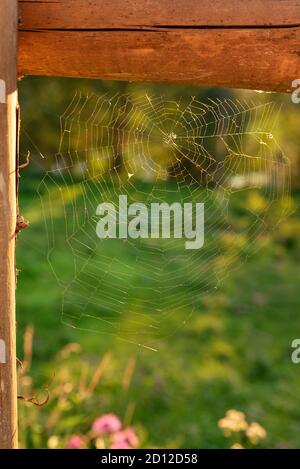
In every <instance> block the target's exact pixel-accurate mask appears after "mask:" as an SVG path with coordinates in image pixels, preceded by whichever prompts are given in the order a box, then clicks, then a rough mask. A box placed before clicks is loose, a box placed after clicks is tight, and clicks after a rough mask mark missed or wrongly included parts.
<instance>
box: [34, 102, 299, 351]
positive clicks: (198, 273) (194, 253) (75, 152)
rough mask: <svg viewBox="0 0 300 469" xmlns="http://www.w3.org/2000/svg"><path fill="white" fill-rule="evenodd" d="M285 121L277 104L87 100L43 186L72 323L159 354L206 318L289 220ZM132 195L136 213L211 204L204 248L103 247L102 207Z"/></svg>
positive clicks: (72, 115) (66, 118) (173, 242)
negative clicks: (280, 137)
mask: <svg viewBox="0 0 300 469" xmlns="http://www.w3.org/2000/svg"><path fill="white" fill-rule="evenodd" d="M277 115H278V109H277V108H276V105H275V104H274V103H272V102H268V103H263V104H257V103H254V102H252V101H250V102H243V101H241V100H236V99H229V98H228V99H215V100H211V99H207V100H206V101H203V102H199V101H198V100H197V99H196V98H195V97H191V98H190V97H189V98H181V99H180V100H178V101H175V100H170V99H167V98H164V97H161V96H148V95H129V94H126V95H123V94H115V95H104V96H97V95H94V94H92V95H89V96H86V95H82V94H81V93H76V95H75V96H74V97H73V99H72V101H71V102H70V104H69V106H68V107H67V109H66V110H65V112H64V114H63V115H62V116H61V118H60V128H61V136H60V144H59V149H58V152H57V154H56V155H55V159H54V162H53V159H52V163H51V167H50V168H49V169H48V170H47V171H46V172H45V174H44V176H43V178H42V180H41V182H40V184H39V188H38V193H39V196H40V201H41V206H42V211H43V215H44V221H45V228H46V233H47V243H48V253H47V256H48V260H49V263H50V266H51V269H52V271H53V273H54V275H55V276H56V278H57V281H58V282H59V284H60V286H61V288H62V291H63V301H62V321H63V322H64V323H66V324H69V325H71V326H72V327H80V328H82V329H85V330H91V331H94V332H100V333H108V334H118V336H119V337H121V338H123V339H124V340H128V341H131V342H133V343H135V344H139V345H142V346H145V347H149V348H152V345H153V343H154V341H155V338H156V337H161V336H164V335H167V334H171V333H173V332H174V331H176V330H177V329H178V328H180V327H181V326H182V324H184V323H185V322H186V321H187V320H188V319H189V317H190V316H191V315H192V314H201V301H202V298H203V295H204V294H207V293H208V292H213V291H215V289H216V288H218V286H219V285H220V282H221V281H222V280H223V279H224V277H225V276H226V275H227V273H228V272H229V271H232V270H233V269H235V268H236V267H237V266H238V265H239V264H240V263H241V262H243V261H244V260H245V259H246V258H247V257H248V255H249V254H251V253H253V252H254V251H255V250H256V249H257V248H258V247H259V246H260V245H261V244H263V240H264V238H265V237H266V236H268V233H270V232H271V231H272V230H274V229H275V228H276V225H277V224H278V222H279V221H280V220H281V219H282V217H283V216H285V212H286V205H287V204H286V200H287V198H288V195H289V190H290V187H289V162H288V160H287V158H286V157H285V156H284V154H283V153H282V151H281V149H280V147H279V145H278V144H277V142H276V139H275V135H274V126H275V123H276V118H277ZM120 194H126V195H127V197H128V204H129V203H132V202H143V203H144V204H146V205H147V206H150V204H151V203H152V202H168V203H172V202H180V203H181V204H184V203H185V202H193V203H196V202H202V203H204V206H205V241H204V246H203V247H202V248H201V249H199V250H186V249H184V242H185V239H174V237H172V236H171V237H170V239H151V238H148V239H130V238H127V239H99V238H98V237H97V236H96V231H95V229H96V223H97V221H98V220H99V217H98V216H96V207H97V205H98V204H99V203H101V202H103V201H108V202H112V203H114V204H115V205H116V206H117V203H118V196H119V195H120ZM233 211H236V213H237V214H238V216H239V222H238V224H237V223H235V224H234V225H233V224H232V216H233ZM63 233H64V234H63ZM65 253H68V254H69V255H68V257H66V256H65ZM66 258H68V259H69V260H68V261H66V260H63V259H66Z"/></svg>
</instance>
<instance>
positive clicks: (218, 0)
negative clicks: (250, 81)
mask: <svg viewBox="0 0 300 469" xmlns="http://www.w3.org/2000/svg"><path fill="white" fill-rule="evenodd" d="M19 6H20V25H19V27H20V29H21V30H32V29H44V30H45V29H104V28H137V29H143V28H151V27H159V26H181V27H204V26H206V27H207V26H208V27H226V26H227V27H228V26H230V27H246V26H248V27H249V26H267V27H270V26H295V25H299V24H300V3H299V0H248V1H245V0H126V1H124V0H101V1H99V0H97V1H96V0H94V1H87V0H55V1H53V0H43V1H41V0H29V1H28V0H20V1H19Z"/></svg>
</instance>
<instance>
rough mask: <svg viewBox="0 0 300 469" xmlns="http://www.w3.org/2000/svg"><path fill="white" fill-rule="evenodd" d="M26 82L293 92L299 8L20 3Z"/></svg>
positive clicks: (238, 1) (205, 0)
mask: <svg viewBox="0 0 300 469" xmlns="http://www.w3.org/2000/svg"><path fill="white" fill-rule="evenodd" d="M19 4H20V18H19V31H20V35H19V38H20V39H19V73H20V74H21V75H50V76H51V75H56V76H72V77H87V78H101V79H108V80H128V81H142V82H167V83H182V84H183V83H187V84H206V85H212V86H224V87H236V88H250V89H262V90H272V91H290V86H291V82H292V80H294V79H295V78H298V77H300V2H299V0H250V1H248V2H245V1H244V0H227V1H226V2H225V1H224V0H202V1H201V2H200V1H199V0H185V1H184V2H182V0H139V1H138V0H127V1H126V2H124V1H123V0H122V1H121V0H115V1H114V2H113V3H112V2H111V0H102V1H88V0H56V1H55V2H54V1H53V0H44V1H40V0H39V1H38V0H31V1H28V0H27V1H22V0H21V1H19Z"/></svg>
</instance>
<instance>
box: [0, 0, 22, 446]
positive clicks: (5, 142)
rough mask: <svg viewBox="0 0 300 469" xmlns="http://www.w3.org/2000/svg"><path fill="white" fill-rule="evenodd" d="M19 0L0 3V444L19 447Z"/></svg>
mask: <svg viewBox="0 0 300 469" xmlns="http://www.w3.org/2000/svg"><path fill="white" fill-rule="evenodd" d="M17 27H18V15H17V0H1V3H0V448H16V447H17V438H18V432H17V384H16V333H15V228H16V151H17V79H16V77H17Z"/></svg>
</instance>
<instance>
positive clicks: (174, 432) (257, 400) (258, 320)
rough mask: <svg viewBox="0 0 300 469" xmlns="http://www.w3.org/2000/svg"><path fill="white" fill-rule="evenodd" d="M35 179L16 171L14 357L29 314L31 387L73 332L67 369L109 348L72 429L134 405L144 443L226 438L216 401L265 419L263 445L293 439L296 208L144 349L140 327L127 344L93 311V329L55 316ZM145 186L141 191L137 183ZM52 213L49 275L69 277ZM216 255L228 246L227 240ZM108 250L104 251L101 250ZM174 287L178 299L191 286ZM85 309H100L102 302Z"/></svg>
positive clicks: (298, 442) (212, 443)
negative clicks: (18, 223)
mask: <svg viewBox="0 0 300 469" xmlns="http://www.w3.org/2000/svg"><path fill="white" fill-rule="evenodd" d="M36 183H37V180H36V179H35V178H29V177H28V179H26V180H25V179H24V181H23V180H22V181H21V194H20V200H21V211H22V213H24V214H25V216H26V215H27V216H28V218H29V219H31V226H30V228H29V229H28V230H27V232H24V233H21V234H20V236H19V239H18V249H17V266H18V268H20V270H21V272H20V274H19V277H18V288H17V305H18V306H17V322H18V350H19V356H21V355H22V351H21V346H22V336H23V332H24V330H25V328H26V326H27V325H28V324H34V326H35V331H36V333H35V340H34V355H33V368H32V376H33V379H34V381H35V382H36V384H37V387H38V386H42V385H43V383H45V382H47V380H49V379H50V378H51V377H52V378H53V382H54V384H55V379H56V378H55V363H54V362H53V356H54V355H55V354H56V353H57V352H58V351H59V350H60V349H61V348H62V347H63V346H64V345H65V344H67V343H69V342H78V343H79V344H80V345H81V347H82V350H83V354H82V357H81V359H82V364H81V362H80V361H79V362H78V357H76V358H75V357H74V359H73V362H72V359H70V360H71V361H70V362H69V366H70V367H71V368H72V367H74V373H79V372H80V367H81V366H83V364H84V363H85V361H88V362H90V363H91V364H93V365H96V364H97V363H98V361H99V359H100V358H101V357H102V356H103V355H104V354H105V352H107V351H110V352H111V353H112V357H113V358H112V363H111V365H110V368H109V370H108V372H107V374H105V376H104V377H103V380H102V381H101V383H100V387H99V388H98V390H97V393H98V394H97V396H96V399H98V400H96V402H97V404H96V405H95V406H94V407H92V408H91V409H90V415H83V414H81V413H80V412H81V411H80V408H78V415H79V417H80V418H79V419H77V420H76V419H75V421H72V420H71V423H70V424H69V426H71V427H74V428H73V429H72V430H74V431H80V430H81V429H84V428H85V425H86V421H87V420H89V421H92V420H93V418H94V417H96V416H98V415H100V414H102V413H104V412H106V411H114V412H116V413H117V414H119V415H120V416H122V417H124V416H125V414H126V412H127V411H128V408H132V409H134V411H133V417H132V423H133V424H138V425H140V426H142V427H143V429H144V431H145V432H146V434H147V435H146V437H145V440H146V441H147V445H150V446H160V447H164V446H179V447H187V448H192V447H198V448H204V447H209V448H217V447H228V441H227V440H226V439H225V438H224V436H223V435H222V433H221V432H220V430H219V429H218V427H217V422H218V420H219V419H220V418H221V417H222V416H223V415H224V413H225V412H226V410H228V409H229V408H236V409H239V410H242V411H244V412H246V413H247V415H248V416H249V419H252V420H257V421H258V422H259V423H261V424H262V425H263V426H264V427H265V428H266V430H267V432H268V438H267V440H265V441H264V443H263V446H265V447H279V446H283V447H299V446H300V437H299V432H298V429H299V426H300V410H299V397H298V396H299V391H300V372H299V370H300V368H298V367H297V365H294V364H292V362H291V359H290V355H291V347H290V344H291V342H292V340H293V339H294V338H296V337H299V336H300V315H299V313H300V295H299V285H300V262H299V261H300V254H299V252H300V251H299V247H300V241H299V234H300V228H299V227H300V222H299V219H298V218H297V216H296V214H294V215H293V216H291V217H290V218H289V219H287V220H286V221H284V222H283V223H282V224H281V225H280V226H279V227H278V228H277V229H276V230H275V232H274V233H272V234H270V235H268V236H266V237H262V239H259V241H258V242H259V243H261V244H262V246H261V249H260V250H258V251H257V252H254V253H253V254H252V255H251V256H250V257H249V259H248V260H247V261H246V262H245V261H244V260H243V261H241V263H240V265H239V268H238V269H236V270H234V272H232V273H231V274H230V275H227V276H225V278H224V279H223V281H222V282H221V284H220V285H219V288H218V289H217V290H216V291H214V292H213V293H206V294H203V295H199V294H198V296H197V302H196V303H195V304H196V309H195V312H194V314H193V315H192V316H191V317H189V316H190V310H189V308H186V310H184V308H181V309H180V310H178V311H177V313H176V314H175V316H176V315H177V317H173V316H171V317H172V320H170V323H169V324H168V323H167V322H165V323H164V324H162V332H163V333H162V334H160V335H161V337H159V339H158V340H157V341H156V342H155V348H157V351H156V352H153V351H151V350H149V349H147V348H144V347H140V346H138V345H137V344H138V343H141V344H143V343H145V344H147V343H148V342H149V343H150V344H152V338H150V339H149V337H150V336H149V337H148V335H147V334H148V333H147V334H146V336H145V337H143V336H142V337H140V335H137V334H136V335H135V336H134V337H135V340H133V342H134V343H130V342H128V341H126V340H124V339H126V338H127V335H125V336H124V334H123V332H122V329H121V330H120V332H118V331H115V330H111V329H110V328H108V329H106V328H105V325H103V327H102V325H101V322H100V324H99V321H98V322H97V324H98V325H97V327H95V323H93V325H92V327H91V328H92V329H93V331H85V330H81V329H80V327H83V328H84V327H85V325H86V324H85V322H84V321H83V322H80V321H79V322H78V323H76V325H77V326H78V327H77V328H71V327H68V326H66V325H65V324H64V323H63V321H62V316H61V310H62V306H61V305H62V287H61V286H60V285H59V284H58V282H57V281H56V279H55V277H54V276H53V274H52V272H51V270H50V267H49V264H48V262H47V253H48V252H47V239H46V236H45V230H44V225H43V219H42V213H41V211H40V204H39V200H38V198H34V197H33V194H34V190H35V186H36ZM144 189H145V191H147V186H145V187H144ZM245 200H246V199H245V196H244V195H243V194H241V195H240V196H237V197H236V201H235V208H234V210H233V211H232V213H231V217H232V220H231V221H232V224H233V227H234V229H235V230H236V232H238V231H239V230H240V229H241V226H243V221H245V223H246V225H247V224H248V221H249V220H248V218H247V217H248V215H247V214H245V211H244V209H243V206H244V204H245ZM297 201H299V196H298V195H297V194H295V195H294V203H295V205H297V203H298V202H297ZM58 212H59V210H58ZM53 219H54V230H55V233H56V234H58V237H57V238H56V244H55V247H56V250H54V251H53V253H52V257H51V259H52V262H53V264H55V268H56V270H57V273H58V274H59V276H60V277H61V278H63V279H67V278H69V276H70V272H71V267H70V266H71V264H72V262H73V258H72V256H71V254H70V251H69V250H67V249H66V245H65V236H64V231H63V230H64V222H63V219H62V217H61V215H60V213H57V216H55V217H54V218H53ZM59 233H61V237H59ZM114 249H115V248H114ZM114 254H115V252H114ZM222 254H224V255H226V245H225V247H224V251H223V252H222ZM111 255H113V253H112V252H109V251H108V252H107V256H108V257H109V256H111ZM242 257H243V256H242V255H241V258H242ZM118 259H119V260H120V261H122V262H124V264H125V265H127V266H128V265H129V267H130V262H131V263H132V265H134V256H132V255H131V254H130V252H129V251H128V249H124V248H121V247H120V249H119V251H118ZM98 260H99V262H100V258H99V259H98ZM101 265H102V264H101ZM103 267H104V268H105V266H104V265H103ZM169 273H170V272H169ZM186 275H187V278H186V281H185V285H186V286H185V287H182V288H183V289H184V288H186V289H187V288H192V289H193V291H195V295H197V291H198V290H197V288H198V287H199V285H193V284H192V278H191V277H189V266H188V265H187V266H186ZM183 294H186V297H188V294H189V292H187V291H183ZM100 300H101V296H99V301H100ZM142 300H143V299H141V303H140V305H142V304H143V302H142ZM136 307H137V308H138V307H139V305H137V306H136ZM140 307H141V308H142V306H140ZM74 308H75V306H74ZM93 314H97V315H98V317H99V315H100V317H101V310H100V312H99V310H95V311H94V312H93ZM185 319H188V320H187V321H186V324H183V323H184V320H185ZM172 321H173V322H174V323H173V324H172V323H171V322H172ZM125 322H126V321H125ZM174 324H175V327H174ZM145 327H146V326H145ZM168 330H170V331H171V333H170V334H168V333H166V331H168ZM139 334H141V330H140V331H139ZM133 355H136V357H137V362H136V367H135V371H134V373H133V377H132V381H131V384H130V388H129V390H126V389H124V386H123V385H122V380H123V378H124V371H125V370H126V367H127V366H128V360H129V359H130V357H132V356H133ZM299 366H300V365H299ZM76 370H77V371H76ZM53 376H54V377H53ZM52 378H51V379H52ZM54 384H53V386H54ZM50 394H51V387H50ZM23 405H24V403H23V402H20V406H23ZM49 409H51V402H50V404H48V405H47V406H45V407H42V408H40V409H39V418H40V420H41V422H43V421H44V420H43V419H44V417H45V416H46V415H48V413H49V412H50V410H49ZM73 417H74V416H73ZM41 425H42V430H41V431H42V432H43V431H44V432H45V433H46V432H47V431H46V430H45V429H43V424H41ZM66 425H68V422H67V423H66ZM21 428H22V421H21ZM31 445H33V446H34V443H31Z"/></svg>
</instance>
